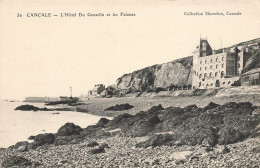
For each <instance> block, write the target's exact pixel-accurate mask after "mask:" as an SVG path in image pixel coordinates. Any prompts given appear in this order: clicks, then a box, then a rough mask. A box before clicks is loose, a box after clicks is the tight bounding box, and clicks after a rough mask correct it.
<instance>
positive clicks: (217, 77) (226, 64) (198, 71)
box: [192, 39, 244, 89]
mask: <svg viewBox="0 0 260 168" xmlns="http://www.w3.org/2000/svg"><path fill="white" fill-rule="evenodd" d="M243 53H244V50H243V48H241V49H238V48H237V47H235V48H232V49H229V50H228V49H225V48H224V49H221V50H212V48H211V46H210V45H209V43H208V41H207V39H200V43H199V45H198V46H197V48H196V49H195V51H194V52H193V74H192V87H193V89H196V88H201V89H206V88H215V87H229V86H231V84H232V83H234V81H236V80H238V79H239V75H240V74H241V72H242V70H243Z"/></svg>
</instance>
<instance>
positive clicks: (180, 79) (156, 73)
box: [116, 56, 192, 91]
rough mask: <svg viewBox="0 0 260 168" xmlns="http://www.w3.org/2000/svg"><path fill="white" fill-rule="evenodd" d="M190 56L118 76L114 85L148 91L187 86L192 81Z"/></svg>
mask: <svg viewBox="0 0 260 168" xmlns="http://www.w3.org/2000/svg"><path fill="white" fill-rule="evenodd" d="M191 69H192V56H189V57H185V58H181V59H178V60H175V61H172V62H168V63H164V64H160V65H153V66H150V67H146V68H144V69H141V70H138V71H134V72H133V73H130V74H125V75H123V76H122V77H120V78H118V79H117V81H116V87H117V88H120V89H125V88H131V89H132V90H138V91H149V90H153V89H155V88H158V87H162V88H167V87H170V86H171V85H172V86H188V85H191V82H192V73H191Z"/></svg>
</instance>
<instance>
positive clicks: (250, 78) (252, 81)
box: [241, 68, 260, 86]
mask: <svg viewBox="0 0 260 168" xmlns="http://www.w3.org/2000/svg"><path fill="white" fill-rule="evenodd" d="M241 85H242V86H253V85H260V68H257V69H252V70H251V71H248V72H246V73H244V74H242V75H241Z"/></svg>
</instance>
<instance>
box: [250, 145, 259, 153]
mask: <svg viewBox="0 0 260 168" xmlns="http://www.w3.org/2000/svg"><path fill="white" fill-rule="evenodd" d="M252 152H254V153H260V146H257V147H254V148H253V149H252Z"/></svg>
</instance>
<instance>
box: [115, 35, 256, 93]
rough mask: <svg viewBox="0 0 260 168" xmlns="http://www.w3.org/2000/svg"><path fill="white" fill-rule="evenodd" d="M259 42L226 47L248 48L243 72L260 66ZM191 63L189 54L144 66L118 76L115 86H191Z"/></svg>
mask: <svg viewBox="0 0 260 168" xmlns="http://www.w3.org/2000/svg"><path fill="white" fill-rule="evenodd" d="M259 44H260V38H257V39H253V40H250V41H246V42H241V43H238V44H235V45H232V46H230V47H228V48H227V49H228V50H229V49H231V48H233V47H235V46H237V47H240V48H244V49H246V48H248V49H247V52H246V53H245V54H244V72H247V71H249V70H251V69H254V68H258V67H260V63H259V58H260V49H259ZM220 50H222V49H220ZM192 63H193V61H192V56H189V57H184V58H181V59H178V60H175V61H172V62H168V63H164V64H160V65H153V66H150V67H146V68H144V69H141V70H137V71H134V72H132V73H129V74H125V75H123V76H122V77H120V78H118V79H117V81H116V87H117V88H119V89H130V92H134V91H150V90H154V89H156V88H159V87H161V88H168V87H172V86H179V87H181V86H191V84H192V73H191V70H192Z"/></svg>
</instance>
